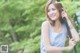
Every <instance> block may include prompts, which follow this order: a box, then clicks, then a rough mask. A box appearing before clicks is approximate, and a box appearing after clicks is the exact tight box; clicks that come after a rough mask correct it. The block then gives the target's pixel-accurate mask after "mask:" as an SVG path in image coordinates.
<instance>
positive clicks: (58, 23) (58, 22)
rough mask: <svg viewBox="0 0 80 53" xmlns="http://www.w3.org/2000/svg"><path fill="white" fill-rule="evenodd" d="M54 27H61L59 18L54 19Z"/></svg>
mask: <svg viewBox="0 0 80 53" xmlns="http://www.w3.org/2000/svg"><path fill="white" fill-rule="evenodd" d="M54 27H55V28H57V29H58V28H60V27H61V22H60V21H59V20H56V21H55V25H54Z"/></svg>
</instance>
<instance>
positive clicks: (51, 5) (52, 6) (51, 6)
mask: <svg viewBox="0 0 80 53" xmlns="http://www.w3.org/2000/svg"><path fill="white" fill-rule="evenodd" d="M51 8H56V7H55V6H54V5H53V4H50V5H49V6H48V9H51Z"/></svg>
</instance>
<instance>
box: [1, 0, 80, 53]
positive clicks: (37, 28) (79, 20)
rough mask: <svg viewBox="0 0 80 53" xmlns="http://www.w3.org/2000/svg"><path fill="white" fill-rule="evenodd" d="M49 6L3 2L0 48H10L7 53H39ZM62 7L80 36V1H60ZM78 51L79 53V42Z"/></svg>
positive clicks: (28, 0)
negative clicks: (42, 24) (5, 46)
mask: <svg viewBox="0 0 80 53" xmlns="http://www.w3.org/2000/svg"><path fill="white" fill-rule="evenodd" d="M46 2H47V0H0V45H8V46H9V52H8V53H40V38H41V23H42V22H43V21H44V20H45V19H46V16H45V5H46ZM61 3H62V4H63V6H64V9H65V10H66V11H67V13H68V15H69V16H70V17H71V20H72V22H73V24H74V26H75V28H76V30H77V32H78V33H79V34H80V0H61ZM79 36H80V35H79ZM67 43H68V42H67ZM77 50H78V53H80V41H79V42H78V43H77ZM63 53H73V51H70V52H67V51H64V52H63Z"/></svg>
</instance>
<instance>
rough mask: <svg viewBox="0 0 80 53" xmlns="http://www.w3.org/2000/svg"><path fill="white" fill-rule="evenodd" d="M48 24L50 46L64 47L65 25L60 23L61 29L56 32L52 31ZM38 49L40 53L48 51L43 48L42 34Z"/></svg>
mask: <svg viewBox="0 0 80 53" xmlns="http://www.w3.org/2000/svg"><path fill="white" fill-rule="evenodd" d="M49 25H50V32H49V34H50V35H49V38H50V44H51V46H56V47H64V45H65V42H66V32H67V29H66V26H65V25H64V24H62V31H61V32H59V33H56V32H54V29H53V28H52V26H51V24H49ZM40 50H41V53H49V52H47V51H46V50H45V47H44V43H43V37H42V36H41V44H40ZM53 53H54V52H53ZM56 53H62V52H56Z"/></svg>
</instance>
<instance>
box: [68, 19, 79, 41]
mask: <svg viewBox="0 0 80 53" xmlns="http://www.w3.org/2000/svg"><path fill="white" fill-rule="evenodd" d="M67 22H68V24H69V27H70V31H71V34H72V37H73V38H74V39H75V41H76V42H78V41H79V34H78V32H77V31H76V29H75V27H74V26H73V24H72V23H71V21H70V19H69V18H67Z"/></svg>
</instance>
